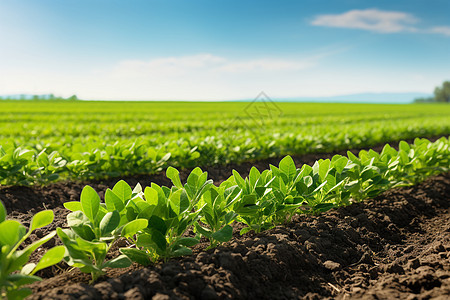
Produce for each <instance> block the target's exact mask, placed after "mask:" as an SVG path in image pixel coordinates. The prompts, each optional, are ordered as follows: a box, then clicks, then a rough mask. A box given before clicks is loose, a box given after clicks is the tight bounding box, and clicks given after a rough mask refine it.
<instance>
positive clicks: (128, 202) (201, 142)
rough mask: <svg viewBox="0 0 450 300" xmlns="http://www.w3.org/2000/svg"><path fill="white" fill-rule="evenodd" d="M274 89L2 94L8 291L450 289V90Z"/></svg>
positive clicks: (407, 292) (361, 292) (290, 294)
mask: <svg viewBox="0 0 450 300" xmlns="http://www.w3.org/2000/svg"><path fill="white" fill-rule="evenodd" d="M265 100H266V101H262V102H253V103H248V102H232V103H200V102H193V103H187V102H184V103H183V102H153V103H152V102H127V103H125V102H24V101H20V102H14V101H11V102H7V101H2V102H0V115H1V117H2V118H1V120H0V122H1V127H0V183H1V184H2V185H1V186H0V200H1V202H2V203H3V205H2V207H3V208H2V209H0V227H1V228H0V229H1V230H0V243H1V246H2V248H1V249H2V256H1V263H2V265H4V266H5V267H2V268H0V287H1V288H2V295H1V296H2V297H4V296H5V295H8V297H9V298H11V299H20V298H22V297H24V296H26V295H29V294H30V292H32V295H30V296H29V299H80V298H81V299H100V298H103V299H149V298H152V297H154V299H302V298H308V299H319V298H339V299H345V298H349V297H350V298H369V299H391V298H410V299H413V298H414V299H430V298H439V297H441V298H442V297H443V298H442V299H445V298H446V297H448V296H450V227H449V224H450V215H449V210H448V209H449V207H450V201H449V200H450V199H449V195H450V176H449V168H450V163H449V159H450V155H449V154H450V153H449V152H450V142H449V140H448V135H449V133H450V117H449V116H450V106H448V105H437V104H429V105H428V104H427V105H375V104H373V105H372V104H358V105H357V104H312V103H273V102H271V101H267V99H265ZM419 138H426V139H419ZM402 140H403V141H402ZM400 141H402V142H400ZM387 143H388V144H389V145H390V146H389V145H386V144H387ZM287 155H290V156H287ZM291 157H292V158H291ZM197 167H200V168H201V169H200V168H197ZM138 183H139V184H138ZM0 208H1V207H0ZM5 216H6V217H5ZM53 216H54V217H53ZM13 220H17V221H20V223H21V224H23V225H24V227H23V226H22V225H20V224H19V223H18V222H17V221H13ZM27 228H30V231H29V232H28V233H26V232H27ZM55 230H56V232H55ZM19 244H22V245H21V246H19ZM33 245H36V246H33ZM8 253H9V254H8ZM44 253H47V254H45V255H44ZM63 257H64V261H61V259H63ZM28 261H30V262H31V263H34V264H36V265H26V263H27V262H28ZM39 261H40V262H39ZM6 266H8V267H6ZM45 267H47V268H45ZM8 268H9V269H8ZM8 270H10V271H8ZM8 272H9V273H8ZM34 275H37V276H39V277H41V278H42V279H43V280H42V281H41V280H39V279H38V278H37V277H33V276H34ZM8 276H9V277H8ZM23 287H25V288H30V290H25V289H22V290H21V288H23ZM3 293H4V294H3Z"/></svg>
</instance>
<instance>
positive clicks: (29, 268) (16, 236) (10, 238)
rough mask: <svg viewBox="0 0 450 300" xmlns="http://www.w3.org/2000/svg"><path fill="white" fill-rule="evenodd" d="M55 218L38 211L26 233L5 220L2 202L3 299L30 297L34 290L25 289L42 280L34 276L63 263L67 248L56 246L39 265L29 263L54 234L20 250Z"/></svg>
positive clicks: (0, 291)
mask: <svg viewBox="0 0 450 300" xmlns="http://www.w3.org/2000/svg"><path fill="white" fill-rule="evenodd" d="M53 217H54V216H53V211H51V210H44V211H41V212H38V213H37V214H35V215H34V217H33V219H32V220H31V223H30V228H29V229H28V231H27V230H26V228H25V227H24V226H23V225H22V224H20V223H19V222H17V221H15V220H6V209H5V207H4V205H3V203H2V202H1V201H0V251H1V252H0V299H3V298H6V299H10V300H11V299H23V298H25V297H26V296H28V295H31V290H30V289H29V288H25V287H23V286H24V285H27V284H30V283H33V282H35V281H40V280H41V278H40V277H38V276H36V275H34V274H35V273H36V272H37V271H39V270H42V269H44V268H47V267H49V266H52V265H54V264H57V263H59V262H60V261H61V260H62V258H63V256H64V247H63V246H57V247H54V248H52V249H50V250H48V251H47V252H46V253H45V254H44V255H43V257H42V258H41V259H40V261H39V262H38V263H37V264H35V263H28V260H29V258H30V255H31V254H32V253H33V251H35V250H36V249H37V248H38V247H39V246H41V245H42V244H44V243H46V242H48V241H49V240H50V239H52V238H53V237H54V236H55V232H54V231H52V232H50V233H49V234H47V235H46V236H44V237H43V238H41V239H40V240H37V241H35V242H34V243H32V244H31V245H28V246H26V247H25V248H24V249H22V250H18V248H19V247H20V245H21V244H22V243H23V242H24V241H25V240H26V239H27V238H28V237H29V236H30V234H31V233H32V232H33V231H34V230H36V229H38V228H42V227H44V226H47V225H48V224H50V223H51V222H53Z"/></svg>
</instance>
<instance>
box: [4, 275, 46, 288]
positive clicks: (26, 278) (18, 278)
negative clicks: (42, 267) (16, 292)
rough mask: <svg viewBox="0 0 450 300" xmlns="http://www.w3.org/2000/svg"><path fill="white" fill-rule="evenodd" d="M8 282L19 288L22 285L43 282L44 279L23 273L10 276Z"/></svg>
mask: <svg viewBox="0 0 450 300" xmlns="http://www.w3.org/2000/svg"><path fill="white" fill-rule="evenodd" d="M7 280H8V281H11V282H14V284H15V285H17V286H22V285H25V284H30V283H33V282H36V281H42V278H40V277H37V276H33V275H28V274H23V273H16V274H10V275H8V278H7Z"/></svg>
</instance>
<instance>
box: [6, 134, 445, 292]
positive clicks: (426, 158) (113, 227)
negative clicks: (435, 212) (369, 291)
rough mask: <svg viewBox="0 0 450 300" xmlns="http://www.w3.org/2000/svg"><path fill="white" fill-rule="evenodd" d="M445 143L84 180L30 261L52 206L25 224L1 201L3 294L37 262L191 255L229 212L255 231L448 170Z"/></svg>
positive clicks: (222, 227) (217, 232) (17, 286)
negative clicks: (49, 244)
mask: <svg viewBox="0 0 450 300" xmlns="http://www.w3.org/2000/svg"><path fill="white" fill-rule="evenodd" d="M449 146H450V143H449V140H448V139H446V138H441V139H439V140H437V141H436V142H434V143H432V142H430V141H428V140H426V139H416V140H415V141H414V144H412V145H409V144H408V143H406V142H400V143H399V150H398V151H397V150H395V149H394V148H392V147H391V146H389V145H386V146H385V147H384V148H383V150H382V152H381V153H377V152H375V151H372V150H369V151H360V152H359V155H358V156H355V155H353V154H352V153H351V152H348V157H345V156H341V155H335V156H333V158H332V159H331V160H330V159H326V160H319V161H316V162H315V164H314V165H313V166H309V165H303V166H302V167H301V168H296V165H295V163H294V161H293V160H292V158H291V157H290V156H286V157H285V158H284V159H282V160H281V161H280V163H279V166H278V167H276V166H273V165H270V169H268V170H264V171H263V172H260V171H258V170H257V169H256V168H254V167H253V168H252V169H251V170H250V173H249V176H248V177H246V178H243V177H242V176H241V175H240V174H239V173H238V172H236V171H233V175H232V176H231V177H230V178H229V179H227V180H226V181H224V182H222V183H221V184H220V185H219V186H215V185H214V184H213V181H212V180H210V179H208V176H207V173H206V172H203V171H202V170H201V169H200V168H195V169H194V170H193V171H192V172H191V173H190V175H189V176H188V178H187V181H186V183H185V184H183V183H182V182H181V180H180V177H179V173H178V171H177V170H176V169H175V168H172V167H169V168H168V169H167V171H166V175H167V177H168V178H169V179H170V180H171V181H172V183H173V186H171V187H166V186H159V185H157V184H155V183H152V184H151V185H150V186H148V187H145V189H143V188H142V187H141V186H140V185H139V184H138V185H136V187H135V188H134V189H132V188H131V187H130V186H129V185H128V184H127V183H126V182H125V181H119V182H118V183H117V184H116V185H115V186H114V187H113V188H112V189H107V190H106V192H105V197H104V201H101V199H100V197H99V195H98V194H97V192H96V191H95V190H94V189H93V188H92V187H90V186H86V187H85V188H84V189H83V191H82V193H81V196H80V201H71V202H66V203H64V206H65V207H66V208H67V209H68V210H70V211H71V213H69V214H68V215H67V228H57V230H56V234H57V235H58V237H59V238H60V239H61V241H62V243H63V245H64V246H58V247H55V248H52V249H50V250H49V251H48V252H47V253H46V254H45V255H44V256H43V257H42V259H41V260H40V262H39V263H37V264H27V262H28V258H29V256H30V254H31V253H32V252H33V251H34V250H35V249H37V247H39V246H40V245H42V244H43V243H45V242H46V241H48V240H49V239H51V238H52V237H53V236H54V235H55V232H52V233H50V234H48V235H47V236H45V237H44V238H42V239H41V240H39V241H37V242H35V243H34V244H31V245H29V246H27V247H26V248H24V249H23V250H18V247H19V246H20V244H21V243H22V242H23V241H25V239H26V238H27V237H28V236H29V235H30V233H31V232H32V231H33V230H35V229H36V228H40V227H43V226H46V225H48V224H49V223H51V222H52V220H53V212H52V211H43V212H39V213H38V214H36V215H35V216H34V218H33V220H32V221H31V225H30V229H29V230H28V232H27V231H26V229H25V227H23V226H22V225H21V224H20V223H19V222H17V221H14V220H6V212H5V209H4V207H3V205H1V206H0V246H1V257H0V258H1V265H0V287H1V289H2V296H8V298H10V299H15V298H17V299H20V298H21V297H23V296H25V295H28V294H29V292H30V291H29V290H27V289H25V288H21V286H23V285H25V284H28V283H31V282H33V281H36V280H39V277H36V276H35V275H33V274H34V273H35V272H36V271H38V270H40V269H42V268H44V267H47V266H50V265H52V264H55V263H58V262H59V261H60V260H61V259H62V258H63V259H64V261H65V262H66V263H67V264H69V265H70V266H72V267H76V268H79V269H80V270H81V271H82V272H86V273H90V274H92V281H95V280H96V279H97V278H98V277H99V276H101V275H102V274H104V273H105V269H107V268H124V267H128V266H130V265H131V263H132V262H133V261H134V262H137V263H139V264H142V265H144V266H146V265H149V264H151V263H153V262H156V261H158V260H167V259H169V258H171V257H178V256H184V255H189V254H191V253H192V249H191V248H192V247H193V246H194V245H196V244H198V243H199V242H200V240H201V239H202V238H204V239H205V240H207V241H209V244H210V246H209V248H211V247H215V246H217V245H218V244H220V243H223V242H227V241H229V240H230V239H231V238H232V234H233V228H232V224H233V223H234V222H242V223H244V224H245V227H244V228H243V229H242V230H241V231H240V233H241V234H245V233H247V232H249V231H255V232H261V231H263V230H267V229H270V228H272V227H274V226H276V225H278V224H283V223H286V222H288V221H289V220H290V219H291V218H292V216H294V215H295V214H298V213H304V214H317V213H320V212H324V211H327V210H329V209H332V208H334V207H339V206H343V205H349V204H351V203H352V202H356V201H361V200H363V199H366V198H371V197H375V196H376V195H378V194H380V193H382V192H383V191H386V190H388V189H390V188H393V187H399V186H406V185H412V184H416V183H418V182H420V181H422V180H424V179H425V178H426V177H428V176H430V175H433V174H438V173H442V172H448V171H449V167H450V161H449V157H450V156H449V152H450V149H449ZM192 232H194V234H192ZM118 239H126V240H127V241H128V247H124V248H121V249H120V253H121V255H119V256H118V257H115V258H112V259H107V257H108V253H109V251H110V249H111V247H112V245H113V244H114V242H115V241H117V240H118Z"/></svg>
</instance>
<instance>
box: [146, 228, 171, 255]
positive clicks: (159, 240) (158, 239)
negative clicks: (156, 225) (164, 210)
mask: <svg viewBox="0 0 450 300" xmlns="http://www.w3.org/2000/svg"><path fill="white" fill-rule="evenodd" d="M150 237H151V239H152V242H153V243H155V244H156V246H157V247H158V250H159V252H164V251H166V248H167V241H166V237H165V236H164V235H163V234H162V233H161V232H159V231H157V230H152V232H151V234H150Z"/></svg>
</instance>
